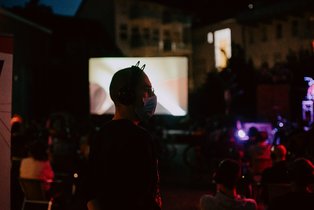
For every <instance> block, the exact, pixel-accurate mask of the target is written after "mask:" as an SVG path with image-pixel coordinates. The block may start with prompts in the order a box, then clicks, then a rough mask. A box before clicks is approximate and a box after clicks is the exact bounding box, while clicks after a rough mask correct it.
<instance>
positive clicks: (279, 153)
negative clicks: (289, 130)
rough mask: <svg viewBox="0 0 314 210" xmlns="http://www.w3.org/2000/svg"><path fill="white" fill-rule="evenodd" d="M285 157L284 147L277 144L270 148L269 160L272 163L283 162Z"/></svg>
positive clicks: (285, 150)
mask: <svg viewBox="0 0 314 210" xmlns="http://www.w3.org/2000/svg"><path fill="white" fill-rule="evenodd" d="M286 156H287V149H286V147H285V146H284V145H282V144H278V145H276V146H274V147H273V148H272V151H271V158H272V160H273V161H275V162H276V161H281V160H285V159H286Z"/></svg>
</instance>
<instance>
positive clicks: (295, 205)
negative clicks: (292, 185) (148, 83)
mask: <svg viewBox="0 0 314 210" xmlns="http://www.w3.org/2000/svg"><path fill="white" fill-rule="evenodd" d="M313 205H314V194H313V193H307V192H289V193H287V194H285V195H282V196H279V197H276V198H274V199H273V200H271V201H270V204H269V207H268V210H279V209H284V210H301V209H302V210H312V209H313Z"/></svg>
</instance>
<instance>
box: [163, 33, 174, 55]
mask: <svg viewBox="0 0 314 210" xmlns="http://www.w3.org/2000/svg"><path fill="white" fill-rule="evenodd" d="M171 49H172V43H171V37H170V31H169V30H165V31H164V51H171Z"/></svg>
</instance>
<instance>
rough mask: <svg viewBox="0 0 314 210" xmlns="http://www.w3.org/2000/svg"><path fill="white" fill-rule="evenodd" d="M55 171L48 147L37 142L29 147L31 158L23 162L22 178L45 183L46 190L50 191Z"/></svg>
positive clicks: (24, 159) (21, 166) (26, 158)
mask: <svg viewBox="0 0 314 210" xmlns="http://www.w3.org/2000/svg"><path fill="white" fill-rule="evenodd" d="M54 175H55V174H54V171H53V169H52V167H51V164H50V160H49V158H48V145H47V144H45V143H44V142H42V141H40V140H35V141H34V142H32V143H31V144H30V145H29V156H28V157H25V158H23V159H22V160H21V165H20V177H21V178H28V179H40V180H43V181H45V182H46V183H47V184H46V185H45V190H46V191H49V190H50V183H51V182H52V181H53V179H54Z"/></svg>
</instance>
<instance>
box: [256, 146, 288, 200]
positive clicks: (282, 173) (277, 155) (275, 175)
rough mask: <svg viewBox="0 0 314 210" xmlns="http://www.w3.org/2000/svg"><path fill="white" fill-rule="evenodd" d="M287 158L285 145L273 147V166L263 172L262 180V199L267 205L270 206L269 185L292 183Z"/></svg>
mask: <svg viewBox="0 0 314 210" xmlns="http://www.w3.org/2000/svg"><path fill="white" fill-rule="evenodd" d="M286 156H287V149H286V147H285V146H284V145H282V144H278V145H276V146H274V147H273V149H272V152H271V158H272V166H271V167H269V168H266V169H265V170H264V171H263V173H262V179H261V199H262V201H263V203H265V204H268V201H269V200H268V198H269V197H268V196H269V195H268V192H269V190H270V189H269V184H288V183H290V177H289V175H288V169H289V164H288V161H287V160H286Z"/></svg>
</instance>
